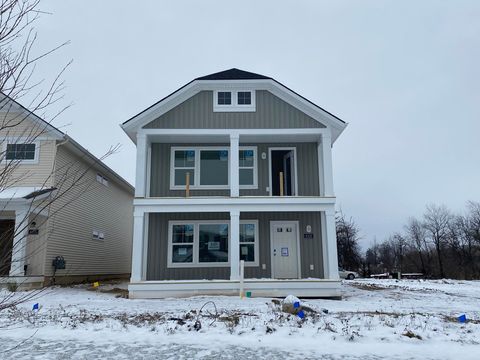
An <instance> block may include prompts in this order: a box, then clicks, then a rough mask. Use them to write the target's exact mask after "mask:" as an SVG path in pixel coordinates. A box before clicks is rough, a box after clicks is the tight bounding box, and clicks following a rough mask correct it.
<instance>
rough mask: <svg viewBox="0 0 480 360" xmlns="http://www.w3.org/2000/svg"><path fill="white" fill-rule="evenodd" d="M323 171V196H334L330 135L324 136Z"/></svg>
mask: <svg viewBox="0 0 480 360" xmlns="http://www.w3.org/2000/svg"><path fill="white" fill-rule="evenodd" d="M322 170H323V194H322V195H323V196H334V189H333V166H332V139H331V137H330V136H329V134H322Z"/></svg>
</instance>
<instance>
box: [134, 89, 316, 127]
mask: <svg viewBox="0 0 480 360" xmlns="http://www.w3.org/2000/svg"><path fill="white" fill-rule="evenodd" d="M322 127H325V126H324V125H323V124H321V123H319V122H318V121H316V120H315V119H313V118H312V117H310V116H308V115H306V114H305V113H303V112H302V111H300V110H298V109H297V108H295V107H293V106H292V105H290V104H288V103H287V102H285V101H283V100H281V99H280V98H278V97H277V96H275V95H273V94H272V93H270V92H269V91H266V90H257V91H256V111H254V112H228V111H225V112H214V111H213V91H201V92H199V93H198V94H196V95H194V96H192V97H191V98H189V99H187V100H185V101H184V102H183V103H182V104H180V105H178V106H176V107H175V108H173V109H172V110H170V111H168V112H166V113H165V114H163V115H161V116H160V117H159V118H157V119H155V120H153V121H152V122H150V123H149V124H147V125H145V126H144V128H147V129H258V128H263V129H269V128H270V129H277V128H278V129H281V128H322Z"/></svg>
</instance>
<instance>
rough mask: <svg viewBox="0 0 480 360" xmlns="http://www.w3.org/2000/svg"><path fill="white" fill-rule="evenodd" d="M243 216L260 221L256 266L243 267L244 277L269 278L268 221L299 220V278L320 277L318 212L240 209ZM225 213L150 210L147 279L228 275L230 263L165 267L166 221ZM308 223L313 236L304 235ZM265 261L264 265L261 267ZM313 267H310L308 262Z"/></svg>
mask: <svg viewBox="0 0 480 360" xmlns="http://www.w3.org/2000/svg"><path fill="white" fill-rule="evenodd" d="M240 218H241V219H242V220H246V219H250V220H252V219H255V220H258V221H259V266H256V267H246V268H245V277H246V278H270V277H271V261H270V221H281V220H285V221H299V233H300V254H301V275H302V278H308V277H315V278H323V262H322V238H321V220H320V219H321V218H320V213H319V212H289V213H283V212H271V213H265V212H260V213H252V212H250V213H241V214H240ZM228 219H229V214H228V213H175V214H174V213H152V214H150V216H149V226H148V252H147V280H198V279H229V278H230V268H229V267H212V268H180V269H179V268H168V267H167V257H168V253H167V251H168V221H172V220H173V221H178V220H228ZM307 225H311V227H312V233H313V235H314V238H313V239H303V233H304V231H305V228H306V226H307ZM262 264H265V267H266V269H265V270H263V269H262ZM311 264H312V265H313V266H314V270H310V265H311Z"/></svg>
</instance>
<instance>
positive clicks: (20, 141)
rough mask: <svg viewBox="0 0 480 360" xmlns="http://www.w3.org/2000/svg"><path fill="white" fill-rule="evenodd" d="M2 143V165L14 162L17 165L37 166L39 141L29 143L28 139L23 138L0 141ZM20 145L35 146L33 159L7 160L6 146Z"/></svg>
mask: <svg viewBox="0 0 480 360" xmlns="http://www.w3.org/2000/svg"><path fill="white" fill-rule="evenodd" d="M0 141H2V142H3V145H2V151H3V154H4V156H3V160H2V163H3V164H8V163H12V162H16V163H19V164H26V165H27V164H38V160H39V155H40V141H39V140H38V139H36V140H34V141H29V140H28V139H25V138H5V139H2V140H0ZM20 144H34V145H35V155H34V158H33V159H25V160H22V159H13V160H7V145H20Z"/></svg>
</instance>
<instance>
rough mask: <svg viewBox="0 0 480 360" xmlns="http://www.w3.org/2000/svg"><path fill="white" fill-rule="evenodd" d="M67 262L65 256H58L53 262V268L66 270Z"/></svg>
mask: <svg viewBox="0 0 480 360" xmlns="http://www.w3.org/2000/svg"><path fill="white" fill-rule="evenodd" d="M65 265H66V261H65V259H64V258H63V256H57V257H56V258H55V259H53V260H52V266H53V267H54V268H55V270H63V269H65Z"/></svg>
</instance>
